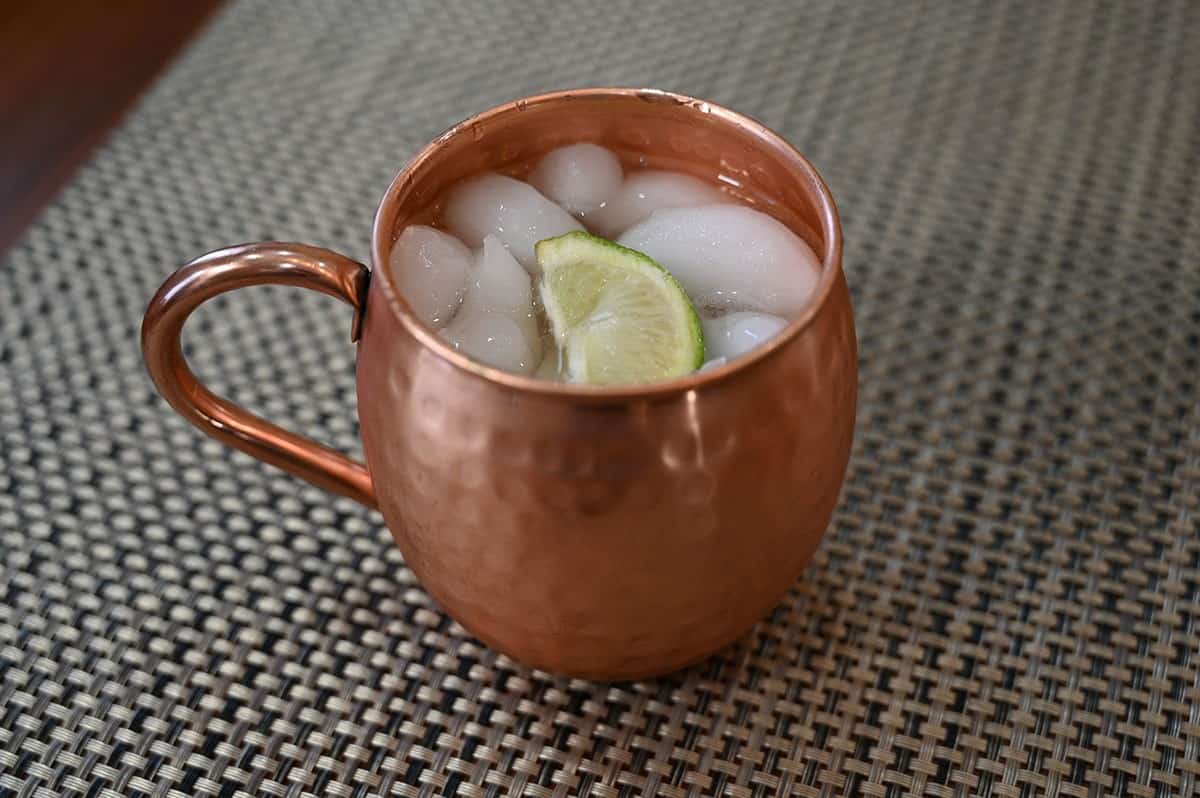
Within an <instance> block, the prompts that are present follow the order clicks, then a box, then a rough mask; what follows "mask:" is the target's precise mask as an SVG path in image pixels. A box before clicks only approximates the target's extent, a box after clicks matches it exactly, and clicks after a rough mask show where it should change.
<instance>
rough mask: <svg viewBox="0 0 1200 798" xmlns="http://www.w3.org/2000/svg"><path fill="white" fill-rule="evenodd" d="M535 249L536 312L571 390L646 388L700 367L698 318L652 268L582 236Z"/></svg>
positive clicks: (678, 290) (629, 252) (630, 253)
mask: <svg viewBox="0 0 1200 798" xmlns="http://www.w3.org/2000/svg"><path fill="white" fill-rule="evenodd" d="M536 249H537V260H538V265H539V266H541V269H542V282H541V287H540V291H541V295H542V304H543V305H544V306H545V309H546V316H547V317H548V318H549V319H550V327H551V331H552V332H553V333H554V338H555V340H556V341H557V343H558V346H559V348H560V349H561V350H562V351H563V353H564V354H565V355H566V371H567V376H568V377H569V378H570V380H571V381H572V382H584V383H591V384H593V385H612V384H615V383H631V382H649V381H651V380H662V379H667V378H670V377H678V376H680V375H683V374H688V373H691V372H692V371H695V370H696V369H697V368H699V366H700V364H702V363H703V362H704V334H703V333H702V332H701V331H700V317H699V316H697V315H696V309H695V308H694V307H692V302H691V300H690V299H688V296H687V294H686V293H684V290H683V288H682V287H680V285H679V283H678V282H676V281H675V278H674V277H672V276H671V275H670V273H668V272H667V270H666V269H664V268H663V267H661V266H659V265H658V264H657V263H655V262H654V261H653V260H651V259H650V258H648V257H646V256H645V255H643V254H642V253H640V252H638V251H636V250H633V249H628V248H626V247H622V246H620V245H618V244H614V243H613V242H611V241H609V240H607V239H604V238H600V237H598V236H594V235H591V234H590V233H583V232H574V233H567V234H566V235H561V236H558V237H557V238H547V239H545V240H544V241H539V242H538V244H537V248H536Z"/></svg>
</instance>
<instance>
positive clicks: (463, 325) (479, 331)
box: [442, 312, 538, 374]
mask: <svg viewBox="0 0 1200 798" xmlns="http://www.w3.org/2000/svg"><path fill="white" fill-rule="evenodd" d="M442 337H444V338H445V339H446V340H447V341H449V342H450V345H451V346H453V347H454V348H455V349H457V350H458V351H460V352H462V353H463V354H465V355H468V356H470V357H473V358H475V359H476V360H478V361H480V362H481V363H485V364H487V365H489V366H495V367H496V368H499V369H504V370H505V371H511V372H513V373H515V374H528V373H530V372H531V371H533V369H534V368H535V367H536V366H537V365H538V358H537V356H536V355H535V354H534V352H533V351H532V350H531V349H530V346H529V339H528V338H527V337H526V335H525V333H524V332H523V331H522V330H521V327H520V326H519V325H518V324H517V322H515V321H513V320H512V319H511V318H509V317H508V316H505V315H503V314H501V313H462V312H460V313H459V314H458V315H456V316H455V317H454V321H452V322H450V324H449V325H448V326H447V327H446V328H445V329H444V330H442Z"/></svg>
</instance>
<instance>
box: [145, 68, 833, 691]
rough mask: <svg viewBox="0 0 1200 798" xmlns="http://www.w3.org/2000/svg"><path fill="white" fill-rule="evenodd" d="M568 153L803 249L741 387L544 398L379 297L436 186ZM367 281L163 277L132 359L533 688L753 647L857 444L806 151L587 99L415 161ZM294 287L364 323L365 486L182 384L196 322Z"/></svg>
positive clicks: (710, 121) (386, 215)
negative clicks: (682, 194)
mask: <svg viewBox="0 0 1200 798" xmlns="http://www.w3.org/2000/svg"><path fill="white" fill-rule="evenodd" d="M578 141H593V142H596V143H598V144H602V145H604V146H606V147H609V148H611V149H612V150H614V151H615V152H616V153H617V154H618V155H619V157H620V158H621V159H622V160H623V162H624V163H625V165H626V167H627V168H639V167H641V166H646V165H649V166H651V167H660V168H671V169H679V170H684V171H688V172H691V173H693V174H696V175H699V176H702V177H704V178H706V179H709V180H712V179H720V180H721V181H722V182H723V183H724V184H725V185H727V186H728V187H729V189H730V190H731V191H732V192H734V193H737V194H739V195H740V196H741V198H742V199H743V200H744V201H748V202H750V203H752V204H754V205H755V206H756V207H758V208H759V209H761V210H763V211H765V212H767V213H770V214H771V215H773V216H775V217H776V218H778V219H779V220H781V221H782V222H783V223H785V224H786V225H788V226H789V227H791V228H792V230H794V231H796V232H797V233H799V234H800V235H802V236H803V237H804V238H806V239H807V240H808V242H809V243H810V244H811V245H812V247H813V249H814V250H815V251H816V252H817V254H818V255H819V257H820V259H821V262H822V269H823V272H822V275H821V277H820V280H819V283H818V286H817V289H816V295H815V297H814V299H813V300H812V302H811V304H810V305H809V306H808V307H807V309H806V310H805V311H804V312H803V313H802V315H801V316H800V317H799V318H797V319H795V320H794V321H792V323H791V324H790V325H789V326H788V327H787V328H786V330H784V331H783V332H782V333H781V334H780V335H779V336H777V337H776V338H775V339H774V340H772V341H771V342H770V343H768V344H767V345H765V346H762V347H761V348H759V349H757V350H754V352H753V353H751V354H750V355H748V356H745V357H743V358H740V359H738V360H736V361H734V362H733V363H730V364H727V365H725V366H723V367H720V368H715V369H712V370H709V371H704V372H702V373H697V374H692V375H690V376H687V377H682V378H679V379H673V380H670V381H667V382H658V383H653V384H648V385H636V386H628V387H616V388H598V387H588V386H582V385H569V384H561V383H555V382H548V381H541V380H537V379H534V378H531V377H524V376H517V375H514V374H509V373H506V372H503V371H498V370H496V369H493V368H489V367H487V366H484V365H481V364H479V363H477V362H475V361H473V360H470V359H468V358H466V357H464V356H463V355H461V354H459V353H457V352H456V351H454V350H453V349H451V348H450V347H449V346H447V345H446V343H444V342H443V340H442V339H441V338H440V337H439V336H438V335H437V334H436V332H435V331H433V330H432V329H430V328H429V327H426V326H425V325H424V324H423V323H422V322H420V321H418V320H417V319H416V317H414V316H413V314H412V312H411V310H410V309H409V307H408V304H407V303H406V302H405V300H404V297H403V296H401V295H400V294H399V293H397V291H396V287H395V285H394V283H393V281H392V279H391V277H390V275H389V273H388V269H387V264H388V258H389V253H390V250H391V247H392V244H393V242H394V241H395V239H396V236H397V234H398V233H399V231H400V230H402V229H403V228H404V226H405V225H407V224H409V223H412V222H414V221H426V222H428V221H436V220H437V215H438V207H437V204H436V201H437V199H438V198H439V196H440V195H442V194H443V192H444V191H445V190H446V189H447V187H448V186H450V185H452V184H453V183H455V182H456V181H458V180H460V179H462V178H464V177H467V176H469V175H472V174H474V173H476V172H479V171H481V170H484V169H493V170H498V171H502V172H507V173H510V174H518V175H520V174H522V173H523V172H524V171H525V170H527V169H528V168H529V166H530V164H531V162H532V161H534V160H536V158H537V157H538V156H540V155H541V154H543V153H545V152H546V151H548V150H550V149H552V148H554V147H558V146H561V145H564V144H568V143H573V142H578ZM372 238H373V240H372V245H371V260H372V264H373V270H372V271H370V272H368V270H367V269H366V267H364V266H363V265H361V264H359V263H356V262H354V261H352V260H350V259H348V258H346V257H344V256H342V255H338V254H336V253H334V252H330V251H328V250H323V249H318V248H316V247H310V246H305V245H302V244H285V243H263V244H249V245H244V246H238V247H233V248H230V249H224V250H219V251H217V252H212V253H210V254H208V255H204V256H203V257H201V258H199V259H197V260H195V261H192V262H191V263H189V264H188V265H186V266H184V267H183V268H181V269H180V270H179V271H177V272H175V274H173V275H172V276H171V277H170V278H169V279H168V280H167V281H166V283H164V284H163V286H162V288H161V289H159V291H158V293H157V294H156V295H155V297H154V299H153V300H152V301H151V303H150V307H149V309H148V310H147V311H146V317H145V320H144V322H143V325H142V348H143V351H144V354H145V358H146V363H147V365H148V367H149V371H150V374H151V376H152V377H153V379H154V381H155V383H156V384H157V385H158V389H159V390H160V391H161V392H162V394H163V396H164V397H166V399H167V401H169V402H170V403H171V405H172V406H173V407H174V408H175V409H176V410H177V411H179V412H180V413H181V414H182V415H183V416H184V417H185V418H187V419H188V420H189V421H191V422H192V423H193V424H195V425H196V426H197V427H199V428H200V429H201V430H202V431H204V432H206V433H208V434H209V435H211V436H213V437H214V438H217V439H218V440H221V441H223V442H225V443H227V444H229V445H231V446H234V447H236V448H238V449H241V450H242V451H245V452H248V453H249V454H251V455H254V456H255V457H258V458H260V459H262V460H265V461H267V462H268V463H272V464H274V465H276V466H279V467H280V468H282V469H284V470H286V471H289V472H291V473H292V474H295V475H296V476H299V477H301V478H303V479H306V480H308V481H310V482H312V483H315V484H316V485H319V486H321V487H323V488H326V489H328V490H331V491H333V492H336V493H340V494H342V495H345V496H349V497H351V498H354V499H357V500H358V501H360V502H362V503H363V504H366V505H368V506H371V507H377V508H378V509H379V510H380V511H381V512H382V513H383V517H384V520H385V521H386V522H387V525H388V527H389V528H390V530H391V532H392V535H393V536H394V537H395V539H396V542H397V543H398V544H399V545H400V548H401V550H402V552H403V554H404V557H405V560H406V562H407V563H408V565H409V567H411V568H412V570H413V571H414V572H415V573H416V575H417V577H418V578H419V579H420V581H421V584H422V585H424V587H425V588H426V589H427V590H428V591H429V593H430V595H431V596H432V597H433V598H434V599H436V600H437V602H438V603H439V604H440V605H441V606H442V607H443V608H444V609H445V610H446V612H447V613H449V614H450V615H451V616H452V617H454V618H455V619H456V620H458V621H459V622H460V623H461V624H462V625H463V626H464V627H465V628H466V629H468V630H469V631H471V632H472V633H474V634H475V635H477V636H478V637H479V638H481V639H482V640H483V641H485V642H486V643H488V644H489V645H491V646H493V647H494V648H496V649H497V650H499V651H502V652H505V653H507V654H509V655H511V656H512V657H514V658H516V659H517V660H520V661H521V662H523V663H526V664H528V665H530V666H535V667H539V668H543V669H546V670H549V671H554V672H558V673H564V674H570V675H575V676H585V677H593V678H603V679H629V678H636V677H641V676H648V675H652V674H658V673H663V672H667V671H670V670H674V669H676V668H679V667H681V666H683V665H686V664H689V663H691V662H694V661H696V660H699V659H701V658H703V657H705V656H706V655H708V654H710V653H712V652H714V651H716V650H717V649H719V648H721V647H722V646H724V645H726V644H727V643H730V642H732V641H733V640H735V639H736V638H738V637H739V636H740V635H742V634H743V633H745V632H746V631H747V630H748V629H749V628H750V627H751V626H752V625H753V624H754V622H755V620H756V619H758V618H759V617H760V616H762V615H763V614H764V613H765V612H766V611H767V610H768V609H770V607H771V606H772V605H773V604H775V603H776V602H777V601H779V599H780V598H781V597H782V595H783V594H784V593H785V592H786V591H787V589H788V587H789V586H790V585H791V584H792V583H793V582H794V581H795V580H796V578H797V577H798V576H799V574H800V572H801V570H802V569H803V567H804V565H805V564H806V563H807V562H808V561H809V559H810V558H811V556H812V554H813V551H814V549H815V548H816V546H817V543H818V541H819V540H820V538H821V535H822V534H823V532H824V530H825V527H826V526H827V524H828V523H829V520H830V516H831V514H832V512H833V508H834V504H835V502H836V501H837V496H838V491H839V489H840V487H841V484H842V480H843V477H844V474H845V470H846V465H847V460H848V458H849V454H850V445H851V438H852V436H853V431H854V413H855V397H856V392H857V371H856V368H857V367H856V351H855V335H854V320H853V316H852V313H851V308H850V297H849V293H848V291H847V289H846V281H845V278H844V277H843V275H842V268H841V254H842V246H841V229H840V226H839V222H838V216H837V211H836V209H835V207H834V203H833V200H832V198H831V197H830V195H829V191H828V189H827V188H826V187H825V184H824V183H823V182H822V180H821V178H820V177H819V176H818V175H817V173H816V171H815V170H814V169H813V167H812V166H811V165H810V164H809V163H808V161H806V160H805V159H804V158H803V157H802V156H801V155H800V154H799V153H798V152H797V151H796V150H795V149H793V148H792V147H791V146H790V145H789V144H788V143H787V142H786V141H784V140H783V139H782V138H780V137H779V136H778V135H776V134H774V133H772V132H771V131H770V130H767V129H766V128H765V127H764V126H762V125H761V124H759V123H757V122H755V121H753V120H751V119H749V118H747V117H744V116H741V115H740V114H737V113H734V112H733V111H729V110H727V109H725V108H721V107H719V106H716V105H713V104H711V103H706V102H702V101H699V100H695V99H692V98H689V97H683V96H679V95H675V94H669V93H666V92H661V91H651V90H635V89H588V90H579V91H564V92H556V93H553V94H545V95H541V96H537V97H530V98H528V99H523V100H517V101H516V102H513V103H509V104H507V105H503V106H500V107H498V108H493V109H492V110H490V111H485V112H484V113H482V114H479V115H478V116H475V117H473V118H471V119H468V120H467V121H465V122H463V123H461V124H459V125H457V126H455V127H454V128H452V129H451V130H449V131H447V132H446V133H444V134H443V135H441V136H439V137H438V138H437V139H436V140H434V142H433V143H432V144H430V145H428V146H427V147H426V148H425V149H424V150H422V151H421V152H420V153H419V154H418V155H417V156H416V157H415V158H413V159H412V161H411V162H409V164H408V165H407V166H406V167H405V168H404V170H403V171H401V172H400V174H399V175H398V176H397V177H396V179H395V180H394V181H393V182H392V185H391V187H390V188H388V190H387V193H386V194H385V195H384V197H383V201H382V202H381V203H380V205H379V210H378V212H377V214H376V217H375V227H374V233H373V236H372ZM267 283H273V284H286V285H296V286H301V287H305V288H311V289H315V290H317V291H321V292H323V293H326V294H331V295H333V296H336V297H339V298H341V299H343V300H344V301H345V302H347V303H348V304H349V305H351V306H352V307H353V308H354V310H355V315H354V321H353V324H352V332H351V340H357V341H358V366H357V381H358V413H359V417H360V421H361V429H362V436H363V445H364V450H365V453H366V464H365V465H363V464H361V463H357V462H354V461H353V460H350V459H349V458H347V457H345V456H344V455H342V454H339V453H338V452H335V451H333V450H330V449H328V448H326V447H324V446H322V445H320V444H317V443H315V442H313V441H311V440H309V439H307V438H303V437H301V436H299V435H296V434H295V433H291V432H287V431H285V430H283V429H280V428H279V427H276V426H274V425H272V424H270V423H268V422H266V421H264V420H262V419H260V418H258V417H256V416H254V415H252V414H250V413H249V412H247V411H245V410H243V409H241V408H239V407H237V406H235V405H233V404H231V403H229V402H227V401H226V400H224V399H222V398H220V397H217V396H215V395H214V394H212V393H211V392H209V391H208V390H207V389H206V388H205V387H204V386H203V385H201V384H200V383H198V382H197V380H196V378H195V377H194V376H193V374H192V373H191V371H190V370H189V369H188V367H187V364H186V362H185V361H184V357H183V352H182V349H181V347H180V333H181V331H182V328H183V324H184V321H185V320H186V319H187V317H188V315H189V314H190V313H191V312H192V311H193V310H195V309H196V308H197V307H198V306H199V305H200V304H202V303H203V302H205V301H206V300H208V299H211V298H212V297H214V296H216V295H218V294H221V293H223V292H225V291H229V290H232V289H235V288H242V287H244V286H250V285H260V284H267Z"/></svg>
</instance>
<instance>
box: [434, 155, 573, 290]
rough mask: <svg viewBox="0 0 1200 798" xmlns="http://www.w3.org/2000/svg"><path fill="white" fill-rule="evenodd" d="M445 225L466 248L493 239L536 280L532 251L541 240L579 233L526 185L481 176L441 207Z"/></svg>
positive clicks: (569, 219) (565, 216)
mask: <svg viewBox="0 0 1200 798" xmlns="http://www.w3.org/2000/svg"><path fill="white" fill-rule="evenodd" d="M446 224H447V226H448V227H449V228H450V230H451V232H453V233H454V234H455V235H457V236H459V237H460V238H461V239H462V240H463V241H465V242H466V243H467V244H468V245H469V246H471V247H478V246H480V245H481V244H482V243H483V239H484V237H486V236H487V235H488V234H495V235H496V236H497V237H498V238H499V239H500V241H501V242H503V244H504V246H506V247H507V248H508V251H509V252H511V253H512V254H513V257H515V258H516V259H517V260H518V261H519V262H520V264H521V265H522V266H523V267H525V270H526V271H527V272H529V273H530V274H537V272H538V268H537V257H536V256H535V255H534V252H533V245H534V244H536V243H537V242H539V241H541V240H542V239H543V238H553V237H554V236H559V235H562V234H563V233H569V232H571V231H572V230H582V229H583V225H581V224H579V222H577V221H575V219H574V218H572V217H571V214H569V213H567V212H566V211H564V210H563V209H562V208H560V207H558V206H557V205H555V204H554V203H553V202H551V201H550V200H548V199H546V198H545V197H543V196H542V195H541V194H540V193H538V190H537V189H536V188H534V187H533V186H531V185H529V184H528V183H522V182H521V181H520V180H514V179H513V178H511V177H505V176H503V175H497V174H491V173H488V174H484V175H480V176H479V177H475V178H472V179H470V180H468V181H466V182H465V183H462V184H460V185H458V186H457V187H455V188H454V190H453V191H451V192H450V197H449V198H448V200H447V202H446Z"/></svg>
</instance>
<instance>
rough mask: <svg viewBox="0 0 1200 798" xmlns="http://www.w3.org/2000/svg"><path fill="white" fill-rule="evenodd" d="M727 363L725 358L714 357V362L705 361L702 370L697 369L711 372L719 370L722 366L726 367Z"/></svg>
mask: <svg viewBox="0 0 1200 798" xmlns="http://www.w3.org/2000/svg"><path fill="white" fill-rule="evenodd" d="M726 362H727V361H726V359H725V358H723V357H714V358H713V359H712V360H706V361H704V365H703V366H701V367H700V368H698V369H696V371H709V370H711V369H719V368H720V367H721V366H724V365H725V363H726Z"/></svg>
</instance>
